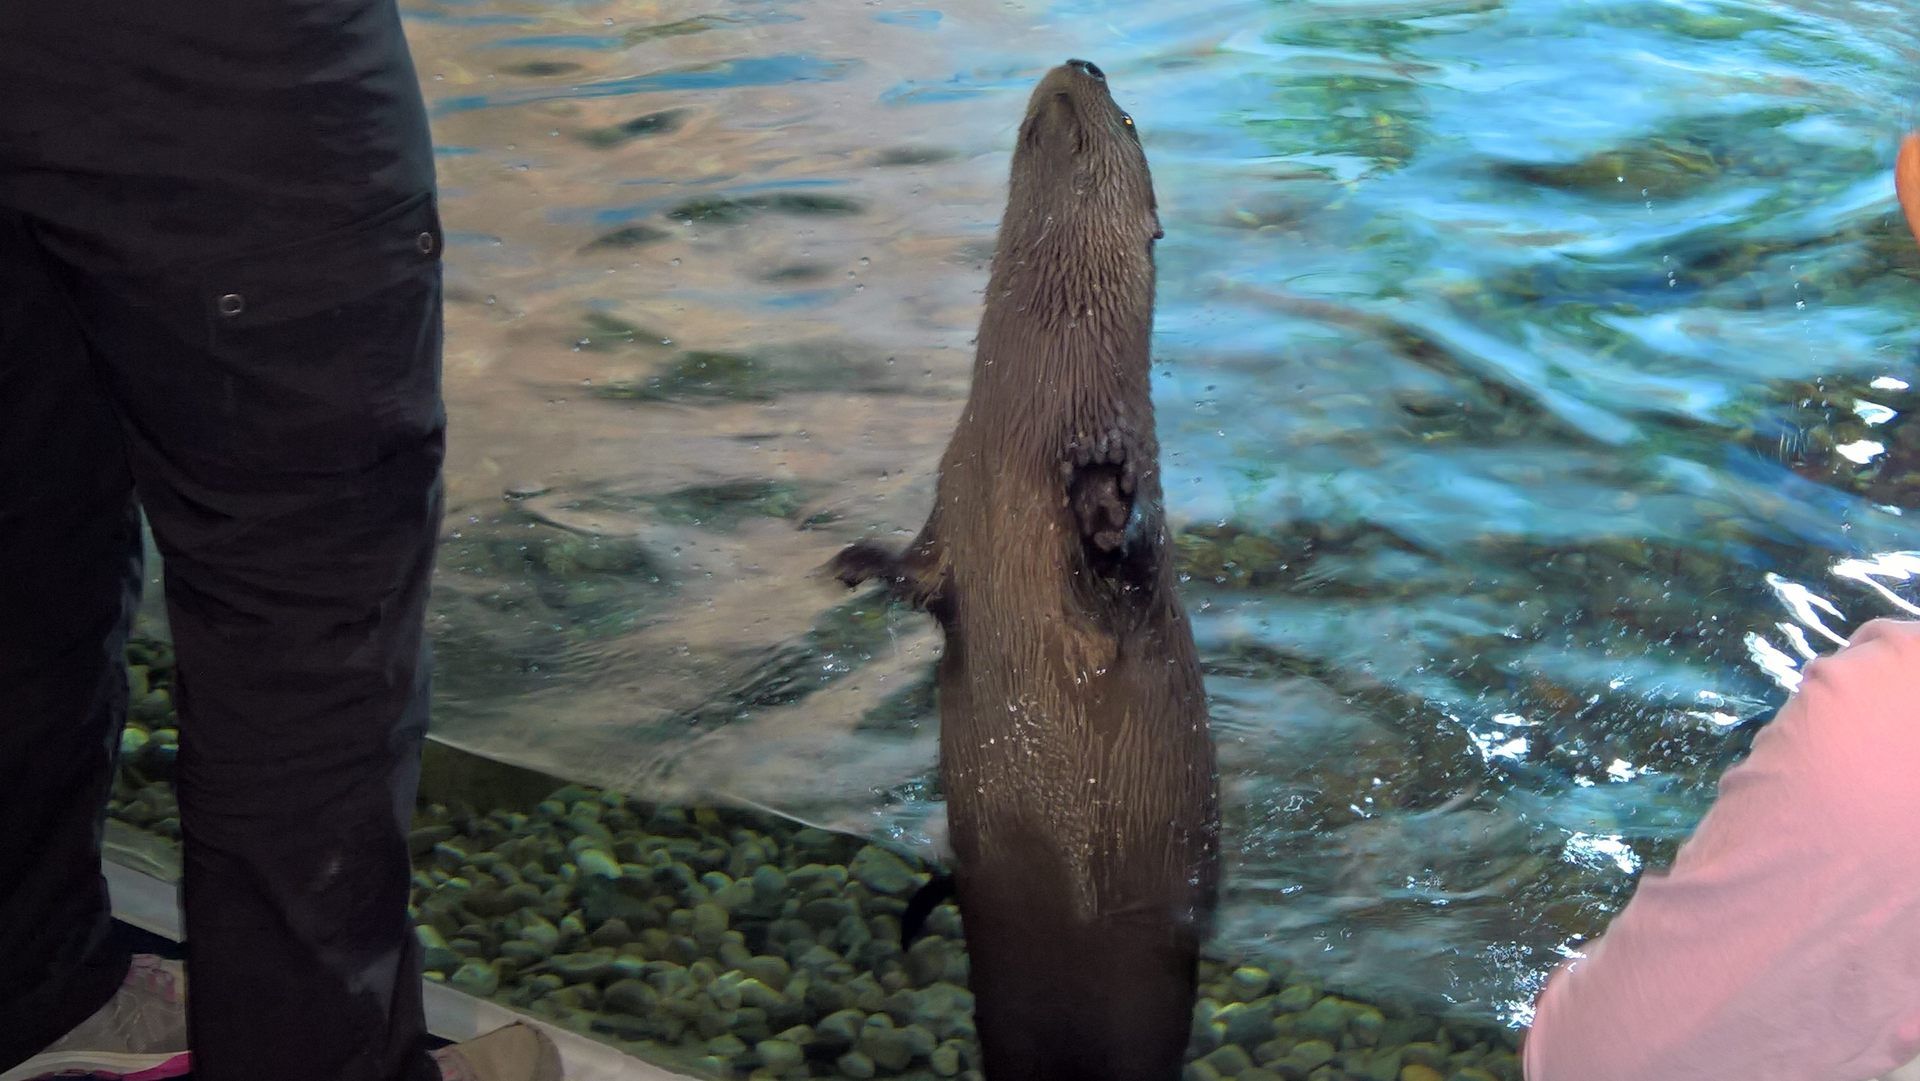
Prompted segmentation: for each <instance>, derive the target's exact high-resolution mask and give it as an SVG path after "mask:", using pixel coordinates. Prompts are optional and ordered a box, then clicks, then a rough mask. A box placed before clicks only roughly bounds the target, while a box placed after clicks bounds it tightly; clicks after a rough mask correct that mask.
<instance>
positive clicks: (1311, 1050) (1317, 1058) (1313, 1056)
mask: <svg viewBox="0 0 1920 1081" xmlns="http://www.w3.org/2000/svg"><path fill="white" fill-rule="evenodd" d="M1332 1061H1333V1045H1332V1044H1331V1043H1328V1042H1327V1041H1325V1040H1301V1041H1300V1042H1299V1043H1297V1044H1294V1045H1293V1050H1291V1051H1288V1052H1287V1056H1286V1057H1285V1058H1283V1059H1281V1060H1280V1063H1279V1064H1280V1066H1281V1067H1282V1070H1283V1072H1284V1070H1285V1068H1288V1067H1291V1068H1292V1069H1296V1070H1314V1069H1317V1068H1319V1067H1321V1066H1324V1065H1326V1064H1327V1063H1329V1062H1332Z"/></svg>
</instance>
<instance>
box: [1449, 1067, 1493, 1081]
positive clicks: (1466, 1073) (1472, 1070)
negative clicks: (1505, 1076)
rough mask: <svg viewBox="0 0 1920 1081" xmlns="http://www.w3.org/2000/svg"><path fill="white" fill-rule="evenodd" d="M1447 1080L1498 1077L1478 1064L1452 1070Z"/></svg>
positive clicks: (1479, 1080) (1490, 1080) (1485, 1080)
mask: <svg viewBox="0 0 1920 1081" xmlns="http://www.w3.org/2000/svg"><path fill="white" fill-rule="evenodd" d="M1447 1081H1500V1079H1499V1078H1497V1077H1495V1076H1493V1074H1491V1073H1488V1072H1487V1071H1486V1070H1483V1069H1481V1068H1480V1067H1478V1066H1467V1067H1463V1068H1461V1069H1458V1070H1455V1071H1453V1076H1451V1077H1449V1078H1447Z"/></svg>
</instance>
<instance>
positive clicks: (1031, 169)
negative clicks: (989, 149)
mask: <svg viewBox="0 0 1920 1081" xmlns="http://www.w3.org/2000/svg"><path fill="white" fill-rule="evenodd" d="M1162 235H1163V234H1162V233H1161V230H1160V214H1159V209H1158V206H1157V204H1156V202H1155V200H1154V195H1153V178H1152V176H1151V175H1150V174H1149V173H1148V170H1147V155H1146V152H1145V151H1144V150H1142V149H1141V147H1140V133H1139V131H1138V129H1136V128H1135V126H1134V123H1133V117H1131V116H1129V115H1127V113H1126V111H1125V110H1123V109H1121V108H1120V106H1119V105H1118V104H1117V103H1115V102H1114V100H1113V95H1112V94H1111V93H1110V92H1109V91H1108V89H1107V79H1106V76H1105V75H1104V74H1102V73H1101V71H1100V69H1099V68H1097V67H1095V66H1094V65H1093V64H1091V63H1089V62H1087V61H1085V60H1069V61H1067V62H1066V63H1065V64H1062V65H1060V66H1059V67H1057V68H1054V69H1053V70H1052V71H1049V72H1047V74H1046V76H1045V77H1044V78H1042V79H1041V80H1040V85H1039V86H1038V87H1036V88H1035V89H1034V92H1033V97H1032V99H1031V100H1030V101H1029V102H1028V104H1027V116H1026V119H1025V120H1024V121H1023V122H1022V123H1021V125H1020V141H1019V144H1018V145H1017V146H1016V147H1015V148H1014V152H1013V175H1012V181H1011V184H1010V186H1009V191H1008V198H1007V213H1006V217H1005V219H1003V220H1002V222H1001V225H1000V240H999V244H998V251H997V253H996V256H995V263H996V269H998V270H1000V271H1003V272H1006V273H1009V274H1014V273H1017V272H1018V270H1019V269H1020V268H1022V267H1027V268H1032V267H1036V266H1039V265H1044V266H1046V267H1047V268H1048V270H1047V271H1046V273H1050V274H1061V273H1065V274H1068V275H1069V276H1075V277H1078V278H1080V279H1082V281H1083V284H1087V285H1093V284H1095V283H1101V284H1105V285H1119V284H1121V283H1122V282H1126V281H1129V280H1131V281H1136V282H1138V281H1141V280H1142V279H1144V282H1145V284H1146V286H1147V289H1148V290H1149V292H1148V300H1147V303H1148V304H1149V305H1151V303H1152V301H1151V288H1152V276H1153V242H1154V241H1156V240H1158V239H1160V237H1161V236H1162ZM1103 279H1104V281H1103ZM1074 292H1079V290H1074ZM1075 299H1076V300H1081V301H1084V299H1085V298H1084V297H1076V298H1075Z"/></svg>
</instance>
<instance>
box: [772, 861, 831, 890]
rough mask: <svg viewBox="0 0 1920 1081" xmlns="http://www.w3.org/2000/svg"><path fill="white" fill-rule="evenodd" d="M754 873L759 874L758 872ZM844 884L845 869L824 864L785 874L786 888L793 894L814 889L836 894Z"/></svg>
mask: <svg viewBox="0 0 1920 1081" xmlns="http://www.w3.org/2000/svg"><path fill="white" fill-rule="evenodd" d="M754 873H755V874H756V875H758V874H759V872H758V871H756V872H754ZM846 884H847V869H846V868H845V867H828V866H825V865H824V864H818V863H809V864H804V865H802V866H800V867H796V868H794V869H793V870H792V871H790V872H788V873H787V888H788V889H789V890H790V891H791V892H794V893H805V892H807V891H808V890H810V889H814V888H816V887H821V888H823V889H824V890H825V891H827V892H833V893H837V892H839V891H840V889H841V888H842V887H844V886H845V885H846Z"/></svg>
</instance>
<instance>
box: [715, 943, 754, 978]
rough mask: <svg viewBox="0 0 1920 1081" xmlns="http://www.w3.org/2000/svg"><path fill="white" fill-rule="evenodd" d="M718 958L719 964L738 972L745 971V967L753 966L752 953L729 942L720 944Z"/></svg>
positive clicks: (740, 945)
mask: <svg viewBox="0 0 1920 1081" xmlns="http://www.w3.org/2000/svg"><path fill="white" fill-rule="evenodd" d="M719 957H720V963H721V964H723V965H725V966H727V967H728V968H731V969H736V970H739V971H745V970H746V968H747V966H749V965H751V964H753V951H752V950H749V949H747V947H746V946H745V945H744V944H742V943H739V942H734V941H731V940H729V941H726V942H722V943H720V950H719Z"/></svg>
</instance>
